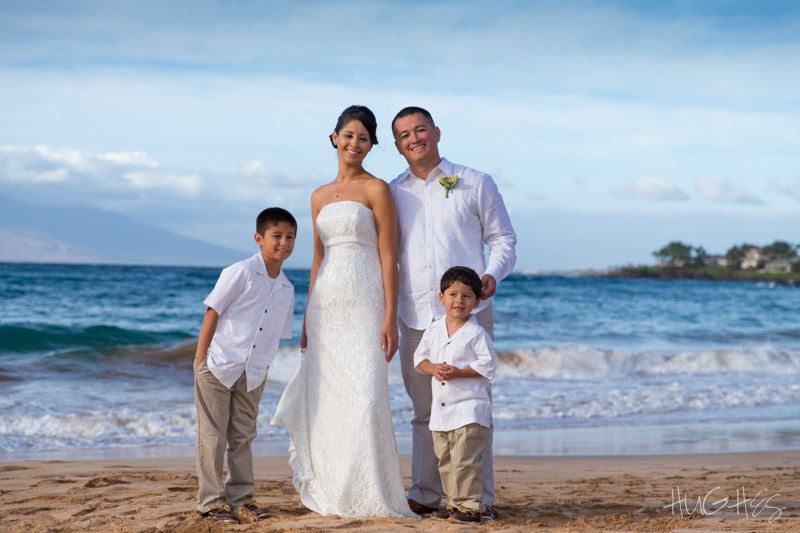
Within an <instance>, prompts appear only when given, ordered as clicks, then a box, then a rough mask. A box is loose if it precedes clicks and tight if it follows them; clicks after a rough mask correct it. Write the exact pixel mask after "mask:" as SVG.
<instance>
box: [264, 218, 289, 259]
mask: <svg viewBox="0 0 800 533" xmlns="http://www.w3.org/2000/svg"><path fill="white" fill-rule="evenodd" d="M296 233H297V230H296V229H295V228H294V226H292V225H291V224H289V223H288V222H278V223H277V224H275V225H273V226H270V227H268V228H267V230H266V231H265V232H264V235H261V234H259V233H256V244H258V247H259V248H261V255H262V256H263V257H264V260H265V261H267V262H271V261H278V262H283V261H286V260H287V259H288V258H289V256H290V255H292V251H293V250H294V238H295V234H296Z"/></svg>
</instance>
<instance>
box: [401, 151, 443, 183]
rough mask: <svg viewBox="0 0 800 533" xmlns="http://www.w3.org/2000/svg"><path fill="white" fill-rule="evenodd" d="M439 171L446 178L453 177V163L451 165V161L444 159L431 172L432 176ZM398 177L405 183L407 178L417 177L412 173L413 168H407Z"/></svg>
mask: <svg viewBox="0 0 800 533" xmlns="http://www.w3.org/2000/svg"><path fill="white" fill-rule="evenodd" d="M437 169H438V170H439V172H441V173H442V175H444V176H452V175H453V163H451V162H450V161H448V160H447V159H445V158H444V157H443V158H442V160H441V161H439V164H438V165H436V166H435V167H433V170H431V174H434V172H435V171H436V170H437ZM398 177H399V181H403V180H405V179H407V178H414V177H416V176H414V173H413V172H411V167H408V168H406V169H405V170H404V171H403V172H402V173H401V174H400V176H398ZM427 177H428V176H426V179H427Z"/></svg>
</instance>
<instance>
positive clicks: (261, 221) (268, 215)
mask: <svg viewBox="0 0 800 533" xmlns="http://www.w3.org/2000/svg"><path fill="white" fill-rule="evenodd" d="M280 222H287V223H288V224H289V225H291V226H292V227H293V228H294V230H295V231H297V221H296V220H295V219H294V217H293V216H292V214H291V213H290V212H289V211H287V210H286V209H282V208H280V207H268V208H267V209H264V210H263V211H261V212H260V213H259V214H258V218H256V232H257V233H258V234H259V235H264V233H266V231H267V230H268V229H269V228H271V227H272V226H275V225H276V224H278V223H280Z"/></svg>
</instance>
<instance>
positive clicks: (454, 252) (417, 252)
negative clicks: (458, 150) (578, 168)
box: [390, 107, 517, 519]
mask: <svg viewBox="0 0 800 533" xmlns="http://www.w3.org/2000/svg"><path fill="white" fill-rule="evenodd" d="M392 134H393V135H394V139H395V143H394V144H395V146H396V147H397V150H398V152H400V154H401V155H402V156H403V157H405V159H406V161H407V162H408V168H407V169H406V170H405V171H404V172H403V173H401V174H400V175H399V176H398V177H397V178H396V179H395V180H394V181H392V182H391V183H390V187H391V189H392V194H393V195H394V199H395V202H396V203H397V212H398V216H399V228H398V248H397V262H398V265H399V269H400V298H399V309H398V312H399V316H400V365H401V368H402V372H403V381H404V382H405V386H406V391H408V395H409V396H410V397H411V402H412V404H413V405H414V419H413V420H412V421H411V425H412V427H413V436H412V439H413V440H412V462H411V477H412V480H411V489H410V490H409V491H408V503H409V505H410V506H411V510H412V511H414V512H415V513H417V514H429V513H431V512H433V511H435V510H436V509H438V507H439V504H440V502H441V498H442V483H441V480H440V478H439V469H438V459H437V458H436V455H435V454H434V451H433V438H432V437H431V432H430V430H429V429H428V423H429V421H430V416H431V401H432V393H431V377H430V376H426V375H424V374H420V373H419V372H417V371H416V370H415V369H414V351H415V350H416V349H417V345H418V344H419V342H420V340H421V339H422V334H423V333H424V332H425V328H427V327H428V325H430V323H431V322H432V321H433V320H434V319H437V318H440V317H441V316H443V315H444V307H443V306H442V305H441V304H440V303H439V280H440V278H441V277H442V274H443V273H444V272H445V271H446V270H447V269H448V268H450V267H452V266H466V267H470V268H472V269H473V270H475V271H476V272H478V273H479V274H481V275H482V278H481V284H482V292H481V302H480V305H479V306H478V308H477V310H476V313H475V318H476V319H477V320H478V323H479V324H480V325H481V326H483V328H484V329H485V330H486V331H487V332H488V333H489V335H490V336H492V338H494V334H493V332H494V327H493V324H494V322H493V318H492V303H491V300H490V298H491V297H492V296H493V295H494V293H495V291H496V290H497V284H498V283H499V282H500V281H501V280H502V279H503V278H505V277H506V276H507V275H508V274H509V273H510V272H511V270H512V269H513V268H514V263H515V261H516V253H515V251H514V247H515V246H516V243H517V236H516V234H515V233H514V228H512V227H511V220H510V219H509V217H508V212H507V211H506V207H505V205H504V204H503V198H502V197H501V196H500V193H499V192H498V190H497V186H496V185H495V183H494V181H493V180H492V178H491V177H490V176H489V175H487V174H484V173H482V172H479V171H477V170H473V169H471V168H468V167H465V166H461V165H454V164H453V163H451V162H450V161H448V160H447V159H444V158H442V157H441V156H440V155H439V147H438V143H439V139H440V137H441V132H440V131H439V128H437V127H436V125H435V124H434V123H433V118H432V117H431V114H430V113H428V112H427V111H426V110H424V109H422V108H420V107H406V108H405V109H403V110H401V111H400V112H399V113H398V114H397V116H395V117H394V120H393V121H392ZM456 176H457V177H458V179H457V180H453V179H451V180H449V183H453V181H455V183H454V184H453V185H448V186H445V185H443V184H442V182H441V181H440V178H442V177H447V178H455V177H456ZM485 244H487V245H489V261H488V264H486V263H485V261H484V245H485ZM483 483H484V485H483V504H484V505H486V509H487V511H486V513H484V515H483V516H484V518H489V519H494V515H493V514H492V510H491V506H492V504H493V503H494V470H493V465H492V434H491V433H490V435H489V441H488V443H487V444H486V449H485V450H484V452H483Z"/></svg>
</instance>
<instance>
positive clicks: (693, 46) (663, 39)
mask: <svg viewBox="0 0 800 533" xmlns="http://www.w3.org/2000/svg"><path fill="white" fill-rule="evenodd" d="M0 80H2V81H0V194H4V195H6V196H9V197H11V198H14V199H17V200H21V201H26V202H29V203H36V204H40V205H48V204H59V205H64V204H67V205H91V206H95V207H99V208H102V209H108V210H113V211H117V212H120V213H124V214H127V215H130V216H132V217H134V218H137V219H139V220H143V221H147V222H152V223H155V224H158V225H161V226H163V227H166V228H168V229H171V230H173V231H176V232H178V233H181V234H184V235H189V236H193V237H198V238H202V239H205V240H208V241H211V242H214V243H217V244H223V245H227V246H230V247H234V248H237V249H241V250H243V251H250V250H253V245H252V233H253V228H252V226H253V219H254V217H255V215H256V214H257V213H258V211H260V210H261V209H262V208H264V207H267V206H269V205H281V206H284V207H286V208H288V209H290V210H291V211H292V212H294V213H295V215H296V216H297V217H298V220H299V222H300V236H299V240H298V244H297V248H296V252H295V256H294V257H293V258H292V259H291V260H290V261H291V264H292V265H293V266H298V267H301V266H308V265H309V264H310V258H311V239H310V233H311V221H310V208H309V196H310V193H311V191H312V190H313V189H314V188H315V187H316V186H318V185H320V184H323V183H326V182H329V181H330V180H331V179H333V177H334V176H335V172H336V160H335V157H336V156H335V152H334V150H333V149H332V148H331V147H330V144H329V143H328V139H327V136H328V134H329V133H330V132H331V131H332V129H333V126H334V124H335V121H336V117H337V116H338V114H339V113H340V112H341V110H342V109H343V108H344V107H346V106H348V105H350V104H353V103H358V104H364V105H367V106H369V107H370V108H372V109H373V111H375V113H376V115H377V117H378V124H379V140H380V144H379V146H377V147H375V148H374V149H373V151H372V153H371V154H370V155H369V156H368V158H367V160H366V166H367V168H368V170H370V171H371V172H372V173H373V174H375V175H376V176H378V177H381V178H383V179H386V180H387V181H388V180H390V179H392V178H393V177H394V176H396V175H397V174H398V173H399V172H400V171H402V170H403V169H404V168H405V162H404V160H403V159H402V157H401V156H400V155H399V154H398V153H397V151H396V149H395V148H394V146H393V143H392V139H391V133H390V128H389V125H390V122H391V119H392V117H393V116H394V114H395V113H396V112H397V111H398V110H399V109H401V108H402V107H404V106H406V105H420V106H422V107H425V108H427V109H429V110H430V111H431V112H432V113H433V116H434V118H435V119H436V121H437V125H439V126H440V128H441V129H442V141H441V144H440V150H441V152H442V154H443V155H444V156H445V157H447V158H448V159H450V160H451V161H456V162H459V163H462V164H466V165H469V166H473V167H475V168H478V169H480V170H483V171H485V172H488V173H490V174H491V175H492V176H493V177H494V178H495V180H496V181H497V183H498V185H499V187H500V190H501V192H502V193H503V195H504V197H505V199H506V204H507V206H508V208H509V211H510V212H511V216H512V221H513V222H514V225H515V228H516V229H517V232H518V234H519V251H518V256H519V260H518V264H517V268H518V270H552V269H571V268H582V267H594V268H603V267H606V266H609V265H621V264H628V263H652V262H653V257H652V255H651V252H652V251H654V250H656V249H658V248H660V247H661V246H663V245H664V244H666V243H667V242H668V241H670V240H674V239H678V240H682V241H684V242H687V243H689V244H693V245H703V246H705V248H706V249H707V250H708V251H709V252H712V253H724V251H725V250H726V249H727V248H728V247H729V246H731V245H733V244H739V243H741V242H743V241H749V242H754V243H756V244H766V243H769V242H772V241H773V240H776V239H782V240H789V241H791V242H800V236H798V230H797V228H798V227H800V5H798V4H796V3H794V2H768V1H767V2H758V3H754V2H735V1H733V2H722V1H707V2H651V3H648V2H527V1H520V2H507V1H499V2H494V3H491V4H487V3H485V2H472V1H442V2H398V1H369V2H358V1H355V2H324V1H323V2H305V1H298V2H280V3H278V2H212V1H202V0H201V1H193V2H155V1H153V2H146V1H145V2H142V1H137V2H124V1H114V2H105V1H90V2H86V1H84V2H80V1H78V2H43V1H39V2H27V1H25V2H22V1H20V2H16V1H8V0H3V1H2V2H0Z"/></svg>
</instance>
